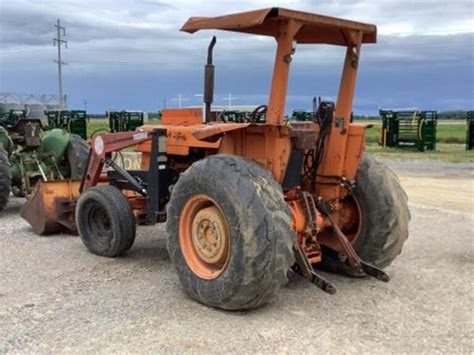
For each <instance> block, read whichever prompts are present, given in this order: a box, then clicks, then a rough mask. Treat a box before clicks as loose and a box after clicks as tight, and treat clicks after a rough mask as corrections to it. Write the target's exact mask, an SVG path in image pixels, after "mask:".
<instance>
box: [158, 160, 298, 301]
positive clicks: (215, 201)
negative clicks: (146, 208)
mask: <svg viewBox="0 0 474 355" xmlns="http://www.w3.org/2000/svg"><path fill="white" fill-rule="evenodd" d="M167 212H168V221H167V232H168V251H169V254H170V256H171V259H172V261H173V263H174V265H175V267H176V270H177V272H178V276H179V279H180V282H181V284H182V286H183V288H184V289H185V291H186V292H187V293H188V294H189V296H190V297H191V298H193V299H195V300H197V301H199V302H201V303H204V304H206V305H209V306H212V307H217V308H222V309H227V310H243V309H252V308H256V307H258V306H260V305H262V304H264V303H266V302H267V301H268V300H269V299H270V298H271V297H272V296H273V295H274V294H275V293H276V291H277V290H278V289H279V288H280V287H281V286H282V285H283V284H285V283H286V282H287V272H288V271H289V269H290V267H291V266H292V265H293V264H294V256H293V251H292V246H293V243H294V241H295V236H294V232H293V231H292V229H291V214H290V211H289V208H288V206H287V204H286V202H285V200H284V198H283V192H282V189H281V186H280V185H279V184H278V183H277V182H276V181H275V180H274V179H273V177H272V175H271V174H270V172H269V171H268V170H267V169H265V168H263V167H261V166H259V165H258V164H256V163H254V162H252V161H250V160H247V159H244V158H242V157H238V156H230V155H214V156H211V157H209V158H206V159H203V160H200V161H198V162H196V163H194V164H193V165H191V167H189V168H188V169H187V170H186V172H184V173H183V174H182V175H181V176H180V178H179V180H178V182H177V183H176V185H175V186H174V188H173V190H172V194H171V199H170V202H169V204H168V211H167ZM208 226H213V227H212V228H211V229H209V227H208ZM199 228H201V229H199ZM207 230H210V233H207V232H206V231H207ZM200 231H201V232H203V231H204V232H206V233H207V234H209V235H211V237H210V239H209V238H207V237H206V238H207V239H206V238H204V236H205V235H207V234H206V233H201V232H200ZM203 241H204V242H203Z"/></svg>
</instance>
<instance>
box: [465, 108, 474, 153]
mask: <svg viewBox="0 0 474 355" xmlns="http://www.w3.org/2000/svg"><path fill="white" fill-rule="evenodd" d="M466 123H467V132H466V150H471V149H474V111H467V118H466Z"/></svg>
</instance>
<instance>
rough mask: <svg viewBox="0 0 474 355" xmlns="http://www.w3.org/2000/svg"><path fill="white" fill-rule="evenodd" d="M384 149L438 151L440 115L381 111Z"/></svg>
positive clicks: (426, 112)
mask: <svg viewBox="0 0 474 355" xmlns="http://www.w3.org/2000/svg"><path fill="white" fill-rule="evenodd" d="M379 114H380V117H381V118H382V130H381V137H380V144H381V145H382V146H383V147H398V148H415V149H417V150H418V151H420V152H424V151H425V150H436V128H437V123H438V113H437V112H436V111H419V110H416V109H414V110H400V111H396V110H380V111H379Z"/></svg>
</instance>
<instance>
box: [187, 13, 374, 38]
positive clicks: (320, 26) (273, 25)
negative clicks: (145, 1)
mask: <svg viewBox="0 0 474 355" xmlns="http://www.w3.org/2000/svg"><path fill="white" fill-rule="evenodd" d="M280 21H295V22H298V23H301V24H302V27H301V29H300V30H299V31H298V33H297V34H296V35H295V40H296V41H297V42H298V43H322V44H332V45H339V46H348V45H353V44H355V43H354V35H355V34H356V33H357V32H359V31H361V32H362V43H375V42H376V41H377V27H376V26H374V25H369V24H365V23H360V22H355V21H349V20H343V19H339V18H335V17H329V16H323V15H318V14H312V13H309V12H302V11H294V10H288V9H283V8H279V7H273V8H267V9H262V10H256V11H249V12H241V13H237V14H231V15H225V16H218V17H191V18H189V19H188V21H186V23H185V24H184V25H183V27H182V28H181V31H185V32H189V33H194V32H196V31H199V30H204V29H218V30H227V31H234V32H245V33H253V34H258V35H264V36H272V37H277V36H278V34H279V33H278V31H279V26H278V22H280Z"/></svg>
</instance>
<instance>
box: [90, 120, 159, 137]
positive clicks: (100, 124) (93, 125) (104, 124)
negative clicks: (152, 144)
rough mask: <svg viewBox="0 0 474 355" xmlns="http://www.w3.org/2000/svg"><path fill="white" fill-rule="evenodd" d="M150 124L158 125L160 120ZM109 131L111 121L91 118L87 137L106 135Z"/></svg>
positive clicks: (151, 121)
mask: <svg viewBox="0 0 474 355" xmlns="http://www.w3.org/2000/svg"><path fill="white" fill-rule="evenodd" d="M148 123H149V124H158V123H160V121H159V120H158V119H150V120H149V121H148ZM108 130H109V121H108V120H107V119H106V118H91V119H90V120H89V122H88V124H87V135H88V136H89V137H91V136H92V135H93V134H94V133H96V132H97V133H105V132H107V131H108Z"/></svg>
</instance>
